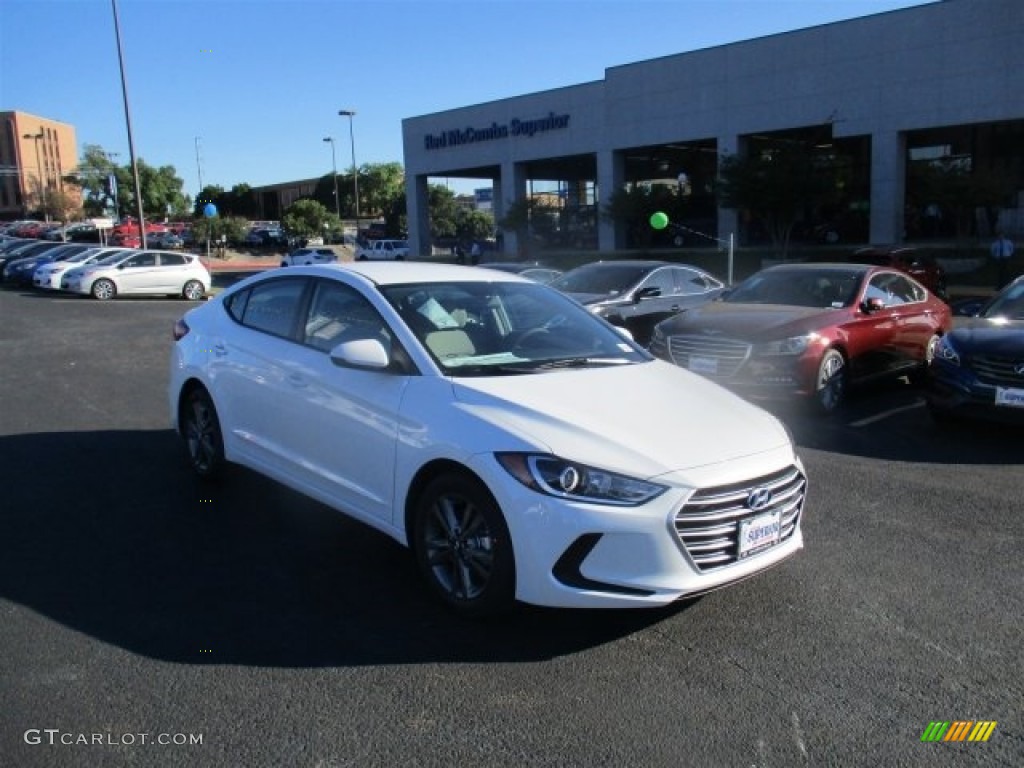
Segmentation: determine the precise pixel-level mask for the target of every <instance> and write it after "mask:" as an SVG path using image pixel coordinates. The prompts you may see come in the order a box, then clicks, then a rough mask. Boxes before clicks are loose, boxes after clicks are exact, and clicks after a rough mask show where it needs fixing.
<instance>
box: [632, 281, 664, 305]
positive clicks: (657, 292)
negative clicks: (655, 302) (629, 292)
mask: <svg viewBox="0 0 1024 768" xmlns="http://www.w3.org/2000/svg"><path fill="white" fill-rule="evenodd" d="M658 296H661V288H659V287H658V286H656V285H649V286H647V287H646V288H641V289H640V290H639V291H637V292H636V293H634V294H633V302H634V303H636V302H638V301H643V300H644V299H653V298H656V297H658Z"/></svg>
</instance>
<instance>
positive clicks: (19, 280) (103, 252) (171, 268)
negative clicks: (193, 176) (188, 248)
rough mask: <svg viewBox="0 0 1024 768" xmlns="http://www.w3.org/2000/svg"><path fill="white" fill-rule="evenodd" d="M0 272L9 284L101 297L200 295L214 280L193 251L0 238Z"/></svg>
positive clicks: (193, 299) (103, 298)
mask: <svg viewBox="0 0 1024 768" xmlns="http://www.w3.org/2000/svg"><path fill="white" fill-rule="evenodd" d="M0 277H2V280H3V282H4V284H6V285H13V286H20V287H34V288H39V289H41V290H61V291H66V292H69V293H77V294H82V295H86V296H91V297H93V298H94V299H99V300H108V299H112V298H114V297H116V296H129V295H167V296H180V297H182V298H184V299H188V300H190V301H198V300H199V299H202V298H203V297H204V296H206V295H207V294H208V293H209V291H210V288H211V284H212V281H211V277H210V273H209V271H208V270H207V269H206V267H205V266H204V265H203V263H202V262H201V261H200V260H199V257H198V256H195V255H193V254H188V253H182V252H176V251H159V250H150V249H147V250H141V249H137V248H123V247H117V246H98V245H88V244H84V243H62V242H51V241H46V240H24V241H23V240H16V239H15V240H8V241H5V242H3V243H0Z"/></svg>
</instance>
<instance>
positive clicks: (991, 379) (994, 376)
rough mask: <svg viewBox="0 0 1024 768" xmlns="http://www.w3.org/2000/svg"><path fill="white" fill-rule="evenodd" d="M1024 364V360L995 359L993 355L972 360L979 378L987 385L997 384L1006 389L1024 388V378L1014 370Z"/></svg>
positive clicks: (1020, 358)
mask: <svg viewBox="0 0 1024 768" xmlns="http://www.w3.org/2000/svg"><path fill="white" fill-rule="evenodd" d="M1022 363H1024V358H1022V357H1018V358H1012V357H995V356H992V355H979V356H978V357H974V358H971V365H972V366H973V367H974V370H975V372H976V373H977V374H978V378H979V379H981V380H982V381H983V382H985V383H986V384H997V385H999V386H1006V387H1024V376H1022V375H1020V374H1019V373H1016V372H1015V371H1014V369H1015V368H1016V367H1017V366H1019V365H1021V364H1022Z"/></svg>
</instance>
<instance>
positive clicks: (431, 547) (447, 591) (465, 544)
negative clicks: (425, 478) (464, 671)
mask: <svg viewBox="0 0 1024 768" xmlns="http://www.w3.org/2000/svg"><path fill="white" fill-rule="evenodd" d="M411 543H412V546H413V549H414V550H415V553H416V561H417V563H418V565H419V568H420V571H421V573H422V574H423V576H424V578H425V579H426V580H427V583H428V584H429V585H430V588H431V590H432V591H433V592H434V593H435V594H436V595H437V596H438V597H439V598H440V599H441V600H442V601H443V602H445V603H446V604H447V605H448V606H449V607H451V608H453V609H455V610H456V611H458V612H460V613H464V614H468V615H475V616H483V615H489V614H494V613H500V612H502V611H504V610H507V609H509V608H510V607H511V606H512V603H513V601H514V598H515V556H514V554H513V550H512V540H511V537H510V535H509V532H508V527H507V525H506V524H505V518H504V517H503V516H502V513H501V510H500V509H499V508H498V504H497V502H495V500H494V498H493V497H492V496H491V494H490V493H489V492H488V491H487V489H486V488H485V487H484V486H483V485H482V484H481V483H480V482H479V481H478V480H476V479H475V478H472V477H469V476H468V475H465V474H460V473H446V474H444V475H441V476H439V477H437V478H435V479H434V480H433V481H431V482H430V484H429V485H428V486H427V488H426V489H425V490H424V492H423V493H422V494H421V495H420V498H419V500H418V502H417V504H416V510H415V516H414V519H413V531H412V537H411Z"/></svg>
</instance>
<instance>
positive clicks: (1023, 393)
mask: <svg viewBox="0 0 1024 768" xmlns="http://www.w3.org/2000/svg"><path fill="white" fill-rule="evenodd" d="M996 405H1006V406H1009V407H1010V408H1024V389H1010V388H1009V387H996Z"/></svg>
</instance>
